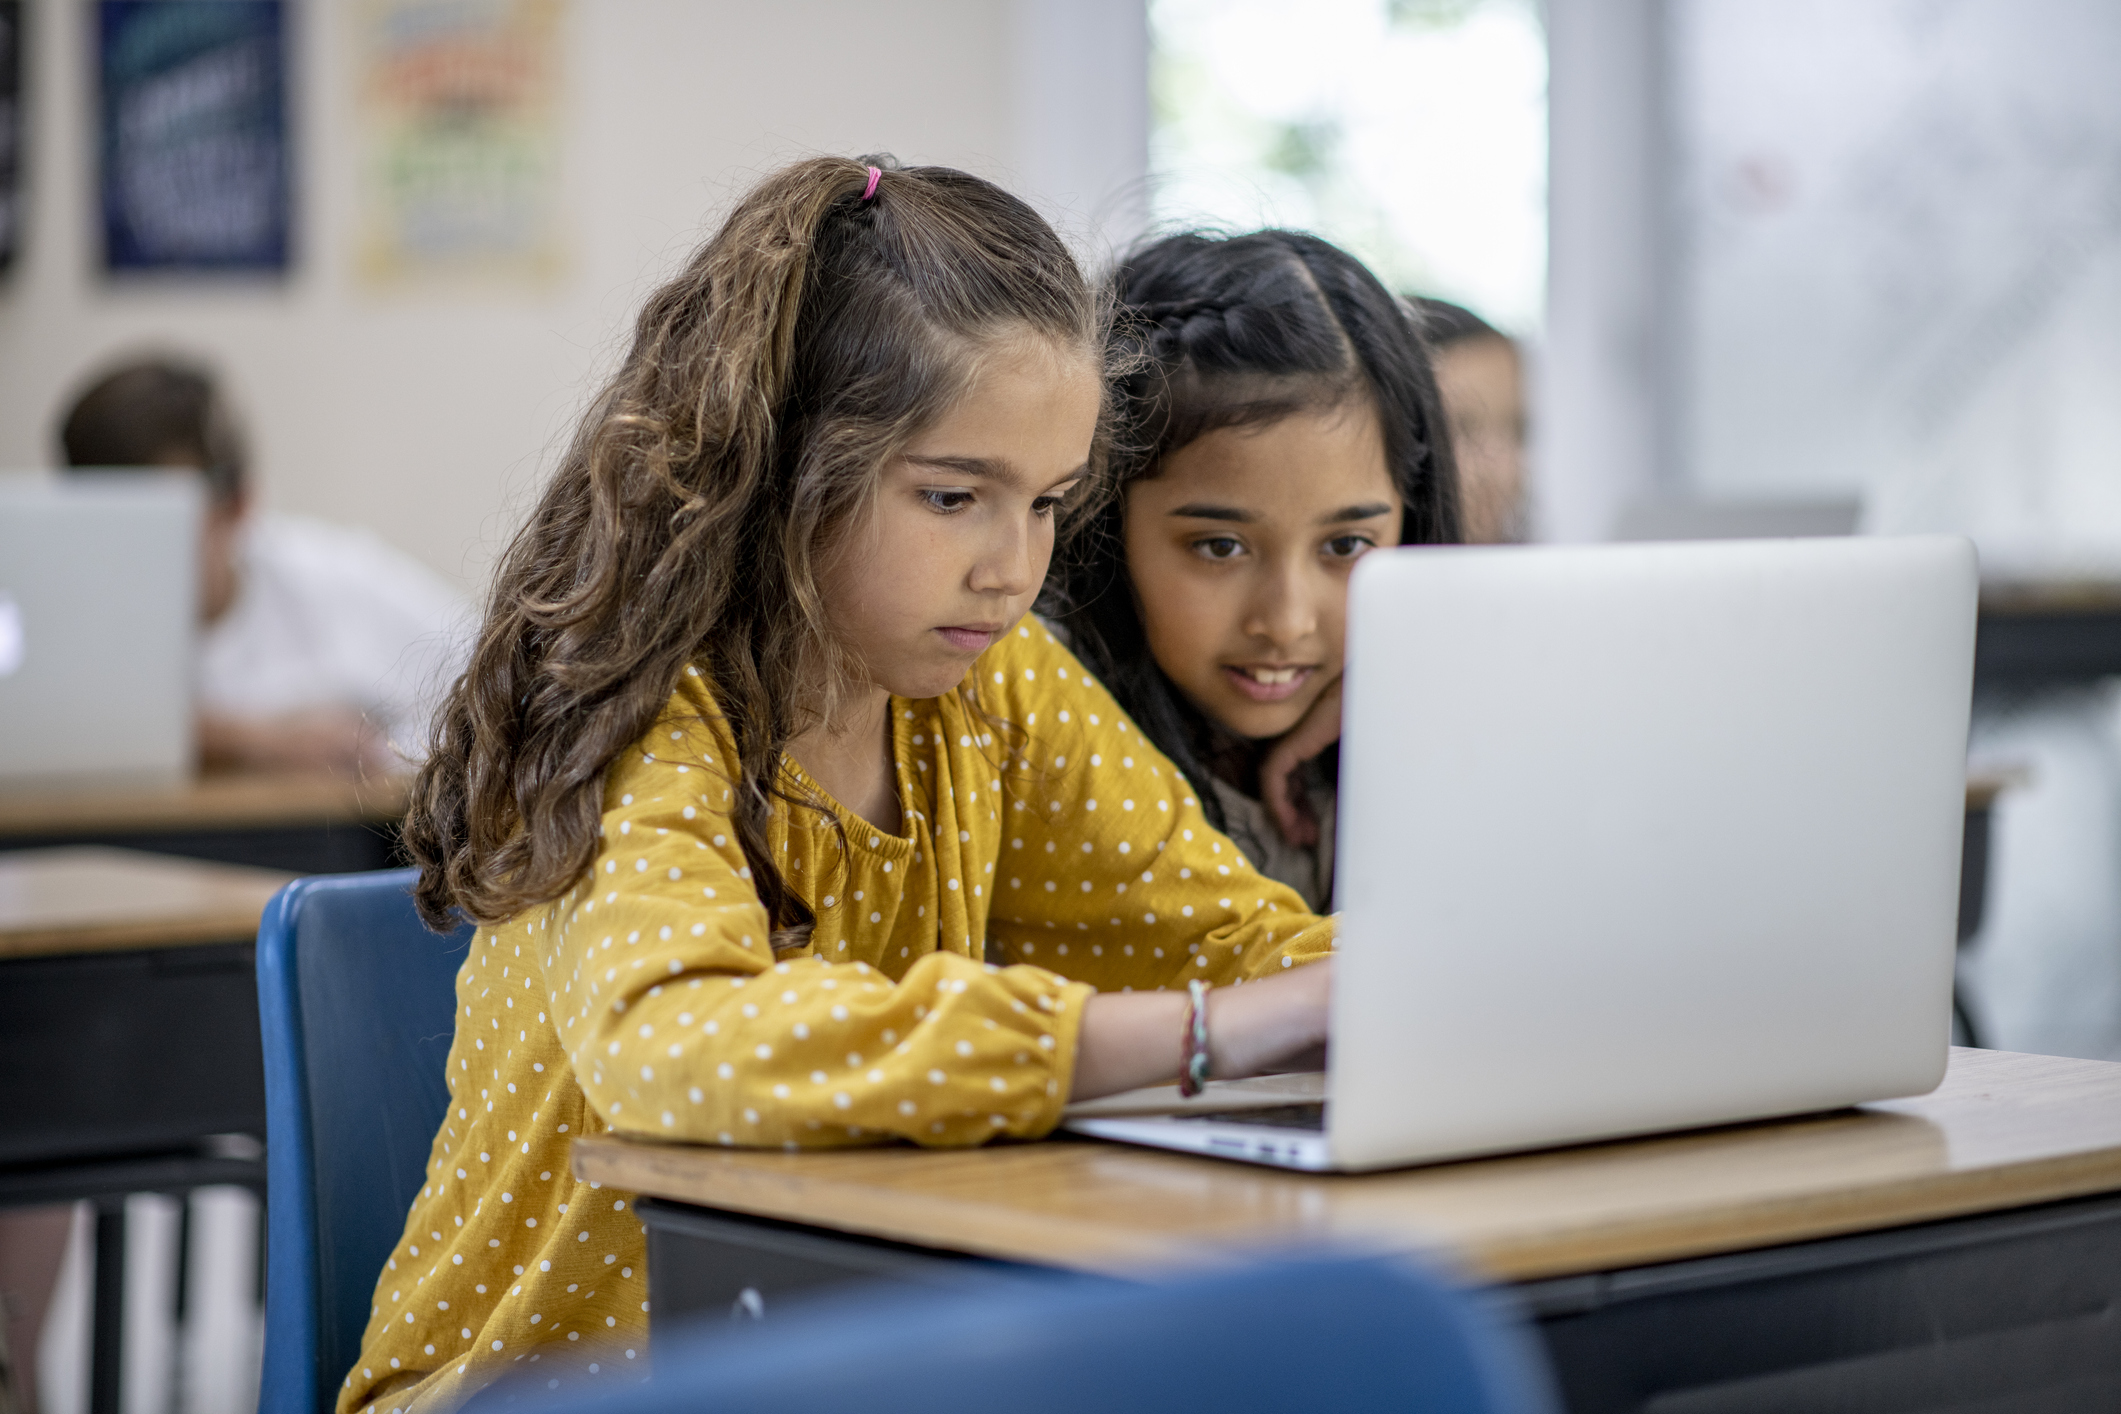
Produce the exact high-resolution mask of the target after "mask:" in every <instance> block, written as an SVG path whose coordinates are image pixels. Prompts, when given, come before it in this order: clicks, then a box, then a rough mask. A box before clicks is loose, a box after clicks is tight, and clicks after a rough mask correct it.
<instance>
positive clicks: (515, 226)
mask: <svg viewBox="0 0 2121 1414" xmlns="http://www.w3.org/2000/svg"><path fill="white" fill-rule="evenodd" d="M355 13H356V14H357V15H358V17H359V18H358V21H357V23H358V24H359V26H360V34H359V37H358V43H357V44H356V46H355V52H356V53H357V55H358V56H359V57H358V63H359V66H360V70H359V73H358V74H357V76H356V90H357V93H358V100H357V101H358V103H359V105H360V109H359V115H358V118H359V121H358V131H359V135H360V138H359V140H360V145H361V154H360V163H361V167H360V180H361V198H360V200H361V216H360V223H361V225H360V244H359V255H358V260H359V273H360V275H361V277H362V279H363V280H364V281H365V282H366V283H368V284H370V285H373V286H389V285H396V284H401V283H406V282H410V281H432V280H436V279H440V280H444V281H469V282H475V283H491V282H499V283H505V284H512V285H517V286H522V285H526V284H527V285H538V284H543V283H547V282H549V281H550V280H552V279H553V278H554V277H555V276H557V275H558V274H559V272H560V270H561V268H562V264H563V259H564V254H565V252H564V248H563V242H562V239H561V229H560V216H561V209H560V201H561V193H560V153H561V139H562V132H561V124H560V112H559V101H560V40H561V34H560V31H561V21H562V18H563V3H562V0H367V2H366V3H365V4H364V5H362V6H361V7H360V8H359V9H358V10H357V11H356V12H355Z"/></svg>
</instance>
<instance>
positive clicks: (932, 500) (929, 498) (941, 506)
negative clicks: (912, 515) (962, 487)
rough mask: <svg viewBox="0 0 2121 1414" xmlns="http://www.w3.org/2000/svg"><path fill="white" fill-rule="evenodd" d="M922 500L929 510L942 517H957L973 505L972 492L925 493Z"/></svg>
mask: <svg viewBox="0 0 2121 1414" xmlns="http://www.w3.org/2000/svg"><path fill="white" fill-rule="evenodd" d="M921 499H922V500H923V501H926V502H927V503H928V508H929V509H930V510H933V511H935V512H937V513H939V514H941V515H946V516H947V515H955V514H957V512H959V511H961V510H963V509H964V508H965V507H967V506H969V505H971V504H972V493H971V492H970V491H923V492H921Z"/></svg>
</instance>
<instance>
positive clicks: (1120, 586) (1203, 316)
mask: <svg viewBox="0 0 2121 1414" xmlns="http://www.w3.org/2000/svg"><path fill="white" fill-rule="evenodd" d="M1116 283H1117V286H1118V292H1119V298H1120V301H1121V310H1120V319H1121V321H1122V322H1121V329H1122V333H1123V336H1124V337H1125V338H1128V339H1130V340H1132V341H1133V342H1134V344H1135V345H1136V347H1137V350H1138V359H1137V366H1136V368H1135V370H1134V371H1132V372H1130V373H1128V374H1126V375H1125V376H1123V377H1122V378H1121V379H1120V380H1119V392H1120V407H1119V410H1118V422H1119V431H1118V434H1117V436H1116V439H1115V445H1114V451H1113V482H1114V489H1115V491H1117V492H1118V493H1119V494H1116V495H1114V496H1112V497H1110V498H1109V499H1108V500H1107V501H1106V502H1105V504H1104V506H1103V508H1102V509H1101V510H1100V511H1099V512H1098V514H1096V515H1095V516H1094V517H1092V518H1090V519H1088V520H1087V521H1086V522H1085V523H1084V524H1083V526H1082V528H1081V530H1080V531H1079V532H1078V533H1077V535H1076V536H1075V537H1074V538H1073V539H1072V541H1071V542H1070V544H1069V545H1068V546H1067V547H1066V549H1065V551H1064V553H1062V554H1060V555H1057V556H1056V559H1055V573H1054V574H1053V575H1052V576H1051V577H1050V578H1049V579H1048V581H1047V586H1048V587H1047V594H1046V598H1045V600H1044V602H1043V604H1042V605H1041V607H1042V609H1043V610H1044V611H1045V612H1046V613H1047V614H1048V615H1049V616H1051V617H1053V618H1054V619H1056V620H1057V621H1058V622H1059V623H1061V624H1062V625H1063V626H1064V627H1065V628H1066V629H1067V630H1068V633H1069V635H1070V637H1071V638H1072V640H1073V643H1074V646H1075V650H1076V652H1077V653H1078V654H1079V655H1080V656H1081V657H1082V658H1083V660H1084V661H1085V662H1086V663H1088V664H1089V665H1090V667H1091V668H1092V669H1093V670H1094V671H1095V672H1097V673H1098V674H1100V675H1101V676H1102V677H1103V678H1104V680H1105V683H1106V685H1107V686H1109V687H1110V688H1111V689H1112V691H1113V693H1114V694H1115V695H1116V696H1117V697H1118V698H1119V701H1120V705H1121V706H1123V707H1125V708H1126V709H1127V711H1128V712H1129V713H1131V714H1132V715H1133V717H1134V719H1135V721H1136V722H1138V723H1139V724H1140V725H1141V728H1142V730H1143V731H1144V732H1146V733H1148V735H1149V737H1150V739H1151V740H1153V741H1154V742H1155V743H1156V745H1157V746H1158V747H1160V748H1162V750H1163V751H1164V753H1165V754H1166V755H1168V756H1169V757H1170V758H1171V759H1172V760H1173V761H1174V762H1176V763H1177V764H1178V766H1179V768H1180V769H1181V770H1183V771H1184V772H1185V773H1186V775H1187V776H1188V777H1189V778H1190V779H1191V780H1192V781H1193V782H1194V784H1195V785H1196V786H1197V787H1199V790H1198V792H1197V793H1198V795H1199V797H1200V802H1201V805H1202V806H1203V808H1205V809H1206V810H1207V812H1208V814H1209V818H1210V819H1212V820H1213V821H1214V822H1215V823H1216V824H1217V825H1218V826H1220V825H1222V824H1223V823H1224V822H1223V820H1222V812H1221V809H1220V807H1219V806H1218V805H1217V804H1216V801H1215V793H1214V791H1213V790H1212V789H1210V788H1209V786H1208V775H1209V772H1208V769H1207V766H1206V756H1207V754H1208V751H1209V749H1210V747H1211V744H1212V742H1213V740H1214V736H1215V733H1214V731H1213V729H1212V726H1211V724H1210V723H1209V721H1208V720H1207V718H1206V717H1205V715H1204V714H1203V713H1202V712H1201V711H1200V709H1199V708H1198V707H1196V706H1194V705H1193V704H1192V702H1190V701H1189V700H1188V699H1187V698H1186V696H1185V694H1184V693H1182V692H1181V691H1180V690H1179V689H1178V687H1177V685H1176V684H1174V683H1173V682H1172V681H1171V679H1170V678H1169V677H1167V676H1166V675H1165V674H1164V671H1163V670H1162V669H1161V668H1159V667H1158V666H1157V664H1156V660H1155V658H1154V656H1153V655H1151V653H1150V651H1149V640H1148V634H1147V632H1146V630H1145V629H1144V628H1143V625H1142V616H1141V606H1140V602H1139V599H1138V598H1137V594H1136V591H1135V588H1134V581H1133V578H1132V576H1130V575H1129V574H1128V572H1127V554H1126V539H1125V536H1124V534H1123V533H1122V527H1123V522H1124V518H1125V515H1126V501H1125V495H1124V493H1125V490H1126V487H1127V486H1128V484H1129V483H1131V482H1134V481H1138V480H1142V479H1145V478H1149V477H1153V476H1156V475H1157V474H1158V473H1159V472H1160V471H1161V470H1162V469H1163V465H1164V459H1165V458H1166V457H1168V456H1169V455H1171V454H1172V453H1173V452H1175V451H1177V450H1178V449H1179V448H1181V447H1184V446H1186V445H1187V444H1188V443H1190V442H1192V441H1194V440H1195V439H1196V438H1199V437H1201V436H1204V435H1205V434H1207V433H1209V432H1213V431H1215V430H1217V429H1218V428H1224V427H1245V426H1258V425H1261V424H1264V423H1269V422H1274V421H1278V420H1279V419H1281V418H1284V417H1287V416H1289V415H1290V414H1292V413H1296V412H1300V411H1303V410H1305V409H1310V408H1320V407H1333V406H1338V405H1341V404H1343V403H1346V402H1348V401H1350V400H1354V399H1364V398H1367V399H1368V400H1370V402H1371V403H1372V405H1373V406H1374V407H1375V408H1376V409H1377V414H1378V421H1379V423H1380V424H1381V426H1382V428H1383V430H1384V443H1385V464H1386V466H1387V468H1388V469H1389V470H1390V472H1391V476H1392V483H1393V485H1394V487H1395V488H1396V489H1397V490H1398V492H1399V497H1400V500H1401V501H1402V502H1403V503H1404V506H1405V513H1404V516H1403V518H1402V520H1401V522H1400V524H1401V530H1400V540H1401V542H1402V543H1403V544H1409V545H1418V544H1439V543H1451V542H1455V541H1457V540H1458V539H1459V524H1458V474H1457V468H1456V466H1455V464H1454V463H1453V461H1452V459H1451V443H1450V437H1449V434H1448V433H1447V432H1446V430H1445V423H1444V420H1443V415H1442V412H1441V411H1440V407H1439V404H1438V401H1437V396H1436V376H1435V373H1434V371H1433V370H1432V369H1431V367H1430V364H1429V355H1428V351H1427V349H1426V347H1425V346H1424V344H1423V342H1422V338H1421V334H1420V331H1419V330H1418V329H1417V328H1416V326H1415V323H1414V321H1413V320H1412V319H1411V318H1410V317H1409V315H1408V312H1407V309H1406V306H1405V305H1403V304H1401V303H1400V301H1399V300H1398V299H1397V298H1396V297H1394V296H1393V295H1392V294H1391V293H1390V292H1389V291H1387V290H1386V289H1385V287H1384V286H1383V285H1380V284H1379V283H1378V282H1377V277H1376V276H1374V275H1372V274H1371V273H1370V272H1369V270H1368V269H1366V268H1365V267H1364V266H1363V264H1362V262H1361V261H1359V260H1357V259H1355V258H1354V257H1353V256H1351V255H1349V254H1348V253H1347V252H1345V251H1343V250H1341V249H1339V248H1338V247H1336V246H1333V245H1331V244H1329V243H1327V242H1325V241H1322V240H1320V239H1319V238H1318V237H1316V236H1312V235H1306V234H1304V233H1302V232H1300V231H1272V230H1270V231H1255V232H1252V233H1251V234H1249V235H1243V236H1230V237H1217V236H1209V235H1200V234H1192V233H1188V234H1182V235H1175V236H1168V237H1165V238H1164V239H1162V240H1159V241H1156V242H1154V243H1152V244H1150V245H1146V246H1144V247H1142V248H1140V249H1138V250H1136V251H1134V252H1133V253H1132V254H1130V255H1128V256H1127V257H1126V259H1125V260H1124V262H1123V263H1122V264H1121V265H1120V267H1119V270H1118V274H1117V281H1116Z"/></svg>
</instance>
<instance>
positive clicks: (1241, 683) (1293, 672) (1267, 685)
mask: <svg viewBox="0 0 2121 1414" xmlns="http://www.w3.org/2000/svg"><path fill="white" fill-rule="evenodd" d="M1317 671H1318V669H1317V668H1315V667H1296V666H1293V665H1292V666H1288V667H1279V666H1267V667H1258V666H1255V667H1249V668H1233V667H1231V666H1229V665H1228V664H1224V665H1223V677H1224V678H1225V679H1227V680H1228V681H1229V683H1230V685H1231V686H1232V687H1235V688H1236V689H1237V690H1238V691H1239V692H1241V693H1243V694H1244V695H1245V696H1247V697H1249V698H1251V699H1252V700H1253V701H1254V702H1286V701H1287V700H1288V699H1290V698H1291V697H1294V696H1295V695H1296V694H1297V693H1298V692H1300V691H1302V690H1303V685H1304V684H1305V683H1306V682H1309V681H1310V680H1311V674H1313V673H1315V672H1317ZM1261 678H1265V679H1267V681H1265V682H1262V681H1260V679H1261Z"/></svg>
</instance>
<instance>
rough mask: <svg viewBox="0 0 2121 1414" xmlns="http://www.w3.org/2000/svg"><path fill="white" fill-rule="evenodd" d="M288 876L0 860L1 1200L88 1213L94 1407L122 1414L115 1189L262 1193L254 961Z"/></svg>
mask: <svg viewBox="0 0 2121 1414" xmlns="http://www.w3.org/2000/svg"><path fill="white" fill-rule="evenodd" d="M288 877H289V876H287V875H285V874H281V873H276V872H270V871H266V870H262V869H250V868H243V867H239V866H235V865H228V864H214V863H207V862H203V861H199V860H191V859H174V858H170V857H168V856H166V855H154V854H143V853H136V852H134V851H131V850H122V849H108V848H93V847H88V848H69V849H38V850H18V851H14V852H11V853H6V854H0V1076H4V1077H5V1078H6V1083H5V1084H4V1085H0V1207H25V1206H32V1205H39V1204H46V1203H64V1202H73V1201H79V1200H84V1199H85V1200H89V1201H92V1202H93V1203H94V1204H95V1206H96V1224H95V1228H96V1238H95V1263H94V1272H95V1294H94V1304H93V1310H94V1316H93V1320H92V1326H91V1330H92V1335H91V1342H90V1348H91V1369H90V1381H89V1383H90V1398H89V1408H90V1410H91V1414H116V1411H117V1409H118V1407H119V1389H120V1386H121V1381H120V1370H119V1361H120V1352H121V1350H122V1348H123V1344H124V1340H123V1332H124V1310H125V1302H124V1281H125V1199H126V1195H128V1194H131V1193H150V1192H154V1193H174V1194H183V1193H188V1192H189V1191H190V1190H192V1189H194V1188H204V1187H208V1186H212V1185H219V1184H235V1185H240V1186H242V1187H245V1188H249V1189H251V1190H252V1191H253V1192H255V1193H257V1194H259V1195H260V1197H261V1198H262V1196H263V1194H264V1191H265V1159H264V1152H265V1149H264V1139H265V1062H264V1054H263V1048H262V1045H261V1042H260V1039H259V1034H258V987H257V977H256V964H255V961H254V959H255V955H256V951H257V934H258V919H259V917H260V916H261V915H262V914H263V913H264V911H265V905H266V903H267V901H268V900H270V899H271V898H272V896H273V894H274V893H276V892H277V891H278V890H279V889H280V887H281V886H282V885H283V884H285V883H286V882H287V881H288ZM185 1211H186V1212H188V1211H189V1209H188V1208H187V1209H185ZM180 1246H181V1242H180ZM180 1289H181V1288H180ZM180 1303H181V1297H180Z"/></svg>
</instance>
